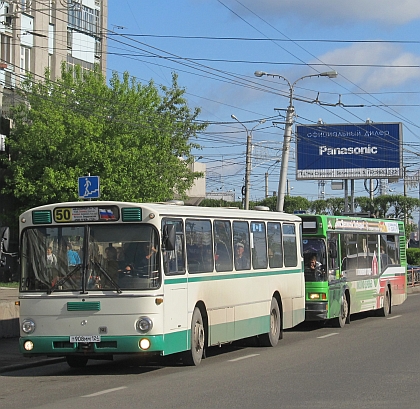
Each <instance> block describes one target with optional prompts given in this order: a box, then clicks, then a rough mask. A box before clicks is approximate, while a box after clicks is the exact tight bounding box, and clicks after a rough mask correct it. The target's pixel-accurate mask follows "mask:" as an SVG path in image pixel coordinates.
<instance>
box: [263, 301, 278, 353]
mask: <svg viewBox="0 0 420 409" xmlns="http://www.w3.org/2000/svg"><path fill="white" fill-rule="evenodd" d="M280 334H281V315H280V308H279V303H278V302H277V300H276V299H275V298H274V297H273V298H272V299H271V305H270V332H267V333H266V334H263V335H261V336H260V337H259V339H260V345H261V346H263V347H275V346H276V345H277V344H278V342H279V339H280Z"/></svg>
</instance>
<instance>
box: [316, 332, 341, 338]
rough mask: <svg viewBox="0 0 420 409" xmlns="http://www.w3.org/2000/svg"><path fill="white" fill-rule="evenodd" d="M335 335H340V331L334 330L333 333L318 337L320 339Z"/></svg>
mask: <svg viewBox="0 0 420 409" xmlns="http://www.w3.org/2000/svg"><path fill="white" fill-rule="evenodd" d="M334 335H338V332H332V333H331V334H327V335H322V336H321V337H317V338H318V339H322V338H328V337H332V336H334Z"/></svg>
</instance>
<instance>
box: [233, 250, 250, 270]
mask: <svg viewBox="0 0 420 409" xmlns="http://www.w3.org/2000/svg"><path fill="white" fill-rule="evenodd" d="M249 265H250V263H249V259H248V257H247V255H246V254H245V246H244V244H243V243H236V245H235V268H236V270H248V269H249Z"/></svg>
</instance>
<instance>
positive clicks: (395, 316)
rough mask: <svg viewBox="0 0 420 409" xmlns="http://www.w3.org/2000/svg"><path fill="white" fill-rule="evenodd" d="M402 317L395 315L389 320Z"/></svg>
mask: <svg viewBox="0 0 420 409" xmlns="http://www.w3.org/2000/svg"><path fill="white" fill-rule="evenodd" d="M400 317H401V315H393V316H392V317H388V318H387V320H393V319H394V318H400Z"/></svg>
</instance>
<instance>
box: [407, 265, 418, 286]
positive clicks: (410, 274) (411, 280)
mask: <svg viewBox="0 0 420 409" xmlns="http://www.w3.org/2000/svg"><path fill="white" fill-rule="evenodd" d="M407 284H408V286H410V287H414V286H417V285H420V267H419V266H415V267H414V266H409V267H408V268H407Z"/></svg>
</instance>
